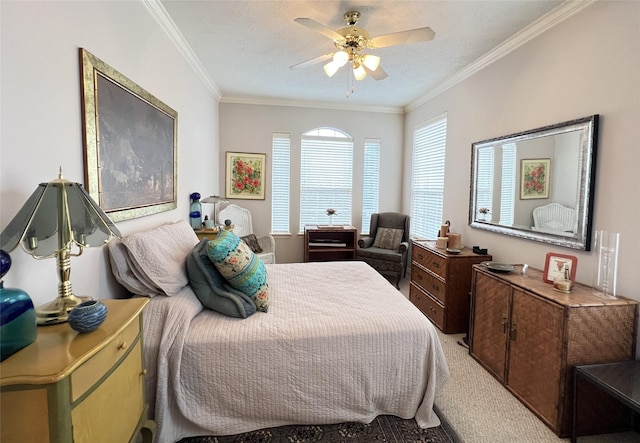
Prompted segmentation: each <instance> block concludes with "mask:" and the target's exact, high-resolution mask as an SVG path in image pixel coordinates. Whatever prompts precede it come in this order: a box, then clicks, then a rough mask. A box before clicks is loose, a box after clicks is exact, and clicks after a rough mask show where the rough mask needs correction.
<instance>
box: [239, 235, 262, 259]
mask: <svg viewBox="0 0 640 443" xmlns="http://www.w3.org/2000/svg"><path fill="white" fill-rule="evenodd" d="M240 238H241V239H242V241H244V242H245V243H246V244H247V246H249V248H251V250H252V251H253V252H254V253H256V254H260V253H261V252H262V248H261V247H260V243H258V239H257V238H256V236H255V235H254V234H249V235H245V236H244V237H240Z"/></svg>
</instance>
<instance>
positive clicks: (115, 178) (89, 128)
mask: <svg viewBox="0 0 640 443" xmlns="http://www.w3.org/2000/svg"><path fill="white" fill-rule="evenodd" d="M80 59H81V66H82V88H81V89H82V107H83V108H82V115H83V129H84V148H85V149H84V160H85V187H86V188H87V191H88V192H89V194H90V195H91V197H93V199H94V200H95V201H97V202H98V204H99V205H100V207H101V208H102V209H103V210H104V211H105V212H106V213H107V214H108V215H109V217H110V218H111V219H112V220H113V221H116V222H117V221H122V220H128V219H132V218H137V217H142V216H145V215H150V214H155V213H158V212H162V211H168V210H171V209H175V208H176V206H177V200H176V196H177V128H178V113H177V112H176V111H174V110H173V109H171V108H170V107H169V106H167V105H166V104H164V103H163V102H161V101H160V100H158V99H157V98H155V97H154V96H153V95H151V94H150V93H148V92H147V91H145V90H144V89H142V88H141V87H140V86H138V85H137V84H136V83H134V82H133V81H131V80H129V79H128V78H127V77H125V76H124V75H122V74H120V73H119V72H118V71H116V70H115V69H113V68H112V67H110V66H109V65H107V64H106V63H105V62H103V61H102V60H100V59H99V58H97V57H96V56H94V55H93V54H91V53H90V52H88V51H86V50H85V49H82V48H81V49H80Z"/></svg>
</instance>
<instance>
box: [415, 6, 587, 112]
mask: <svg viewBox="0 0 640 443" xmlns="http://www.w3.org/2000/svg"><path fill="white" fill-rule="evenodd" d="M595 1H596V0H570V1H567V2H565V3H563V4H561V5H560V6H558V7H557V8H555V9H553V10H551V11H549V12H548V13H547V14H545V15H543V16H542V17H540V18H539V19H538V20H536V21H534V22H533V23H531V24H529V25H528V26H526V27H525V28H523V29H522V30H521V31H519V32H517V33H516V34H514V35H513V36H511V37H509V38H508V39H507V40H505V41H504V42H503V43H501V44H500V45H498V46H496V47H495V48H493V49H492V50H491V51H489V52H487V53H486V54H485V55H483V56H482V57H480V58H479V59H478V60H476V61H475V62H473V63H471V64H470V65H468V66H467V67H465V68H463V69H462V70H461V71H460V72H458V73H457V74H455V75H454V76H453V77H450V78H449V79H448V80H445V81H444V82H443V83H441V84H440V85H439V86H437V87H435V88H434V89H432V90H430V91H429V92H427V93H426V94H425V95H423V96H422V97H420V98H418V99H417V100H414V101H412V102H411V103H409V104H408V105H407V106H405V107H404V110H405V112H409V111H412V110H414V109H416V108H417V107H419V106H421V105H423V104H425V103H426V102H428V101H429V100H431V99H433V98H434V97H436V96H438V95H440V94H442V93H443V92H445V91H447V90H448V89H450V88H452V87H453V86H455V85H457V84H458V83H460V82H462V81H463V80H465V79H467V78H469V77H471V76H472V75H473V74H475V73H476V72H478V71H480V70H482V69H484V68H485V67H487V66H489V65H490V64H492V63H494V62H496V61H497V60H499V59H501V58H502V57H504V56H506V55H507V54H509V53H510V52H512V51H514V50H516V49H517V48H519V47H520V46H522V45H524V44H525V43H527V42H529V41H530V40H533V39H534V38H536V37H537V36H539V35H540V34H542V33H544V32H546V31H548V30H549V29H551V28H552V27H554V26H556V25H557V24H559V23H561V22H563V21H564V20H566V19H568V18H569V17H572V16H573V15H575V14H577V13H578V12H579V11H581V10H583V9H584V8H586V7H588V6H590V5H591V4H592V3H594V2H595Z"/></svg>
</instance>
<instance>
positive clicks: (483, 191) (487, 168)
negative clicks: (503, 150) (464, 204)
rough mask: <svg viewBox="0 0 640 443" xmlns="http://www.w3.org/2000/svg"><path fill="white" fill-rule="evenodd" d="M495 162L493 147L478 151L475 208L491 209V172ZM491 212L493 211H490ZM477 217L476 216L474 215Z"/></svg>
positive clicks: (476, 215)
mask: <svg viewBox="0 0 640 443" xmlns="http://www.w3.org/2000/svg"><path fill="white" fill-rule="evenodd" d="M494 161H495V156H494V150H493V147H490V148H485V149H482V148H481V149H480V150H479V151H478V166H477V167H478V169H477V173H478V177H477V180H476V208H489V210H491V209H493V171H494V164H493V162H494ZM492 212H493V211H492ZM474 217H478V214H474Z"/></svg>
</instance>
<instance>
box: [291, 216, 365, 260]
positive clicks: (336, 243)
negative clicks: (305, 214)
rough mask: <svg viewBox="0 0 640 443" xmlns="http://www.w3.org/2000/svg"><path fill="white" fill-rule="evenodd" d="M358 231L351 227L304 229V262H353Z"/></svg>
mask: <svg viewBox="0 0 640 443" xmlns="http://www.w3.org/2000/svg"><path fill="white" fill-rule="evenodd" d="M357 242H358V231H357V230H356V228H354V227H353V226H341V225H337V226H317V225H306V226H305V227H304V261H305V262H312V261H335V260H353V259H354V258H355V257H356V245H357Z"/></svg>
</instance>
